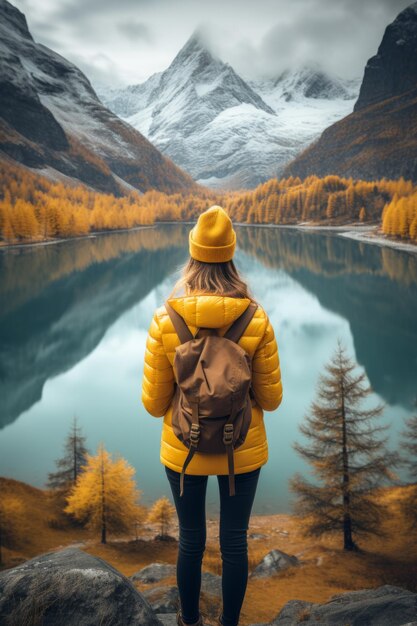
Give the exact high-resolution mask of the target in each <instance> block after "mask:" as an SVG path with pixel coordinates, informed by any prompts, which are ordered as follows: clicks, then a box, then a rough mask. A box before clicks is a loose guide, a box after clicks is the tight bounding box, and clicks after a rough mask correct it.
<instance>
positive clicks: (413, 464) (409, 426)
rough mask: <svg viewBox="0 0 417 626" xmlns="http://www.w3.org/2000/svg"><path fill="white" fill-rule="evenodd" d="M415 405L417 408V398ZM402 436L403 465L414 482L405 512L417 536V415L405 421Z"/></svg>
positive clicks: (409, 490)
mask: <svg viewBox="0 0 417 626" xmlns="http://www.w3.org/2000/svg"><path fill="white" fill-rule="evenodd" d="M415 404H416V407H417V398H416V401H415ZM401 436H402V442H401V450H402V452H403V455H402V464H403V465H404V466H405V467H406V468H407V469H408V472H409V476H410V478H411V480H412V484H411V485H409V488H408V489H407V496H406V498H405V500H404V502H403V512H404V515H405V521H406V524H407V531H408V532H410V533H412V534H415V532H416V528H417V414H415V415H412V416H411V417H409V418H406V419H405V429H404V430H403V431H402V432H401Z"/></svg>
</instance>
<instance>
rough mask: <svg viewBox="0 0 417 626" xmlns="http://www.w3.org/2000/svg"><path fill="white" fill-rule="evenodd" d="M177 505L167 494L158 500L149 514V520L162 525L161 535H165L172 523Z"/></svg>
mask: <svg viewBox="0 0 417 626" xmlns="http://www.w3.org/2000/svg"><path fill="white" fill-rule="evenodd" d="M174 513H175V507H174V506H173V505H172V504H171V502H170V501H169V500H168V498H167V497H166V496H163V497H162V498H159V500H157V501H156V502H155V503H154V504H153V506H152V508H151V510H150V511H149V514H148V521H149V522H153V523H155V524H159V525H160V530H161V532H160V536H161V537H165V536H166V534H167V531H168V529H169V527H170V525H171V522H172V518H173V515H174Z"/></svg>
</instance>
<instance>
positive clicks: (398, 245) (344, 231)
mask: <svg viewBox="0 0 417 626" xmlns="http://www.w3.org/2000/svg"><path fill="white" fill-rule="evenodd" d="M164 224H195V221H188V220H187V221H181V222H177V221H163V222H162V221H161V222H156V223H155V224H144V225H141V226H134V227H133V228H120V229H114V230H101V231H93V232H91V233H88V234H87V235H80V236H77V237H65V238H63V237H61V238H56V239H48V240H45V241H31V242H26V243H24V242H21V243H10V244H8V243H0V251H1V250H5V251H7V250H12V249H16V248H31V247H34V246H48V245H52V244H57V243H63V242H68V241H74V240H79V239H95V238H96V237H100V236H101V235H111V234H115V233H124V232H132V231H136V230H143V229H146V228H155V227H157V226H159V225H164ZM234 226H239V227H242V226H243V227H256V228H280V229H293V230H294V229H296V230H306V231H323V232H329V233H336V234H338V235H339V236H340V237H348V238H349V239H354V240H356V241H361V242H363V243H370V244H374V245H378V246H381V247H388V248H393V249H395V250H398V251H400V252H410V253H412V254H417V244H413V243H411V242H408V241H400V240H398V239H390V238H389V237H387V236H386V235H384V234H383V233H382V232H381V225H380V224H362V223H358V222H351V223H349V224H339V225H337V224H319V223H316V222H299V223H298V224H248V223H246V222H234Z"/></svg>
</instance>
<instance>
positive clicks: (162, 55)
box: [14, 0, 409, 86]
mask: <svg viewBox="0 0 417 626" xmlns="http://www.w3.org/2000/svg"><path fill="white" fill-rule="evenodd" d="M14 2H15V4H16V6H18V7H19V8H20V9H21V10H22V11H24V12H25V14H26V17H27V21H28V25H29V29H30V30H31V32H32V34H33V36H34V38H35V40H36V41H39V42H40V43H44V44H45V45H47V46H49V47H50V48H52V49H54V50H56V51H57V52H58V53H60V54H62V55H63V56H66V57H67V58H69V59H70V60H72V61H73V62H75V58H78V59H79V60H80V62H79V65H80V67H81V68H82V69H83V70H84V71H85V72H87V75H88V77H89V78H90V80H91V81H92V82H94V81H98V80H99V81H100V83H103V82H107V83H108V84H109V86H112V85H115V84H116V83H117V84H133V83H140V82H143V81H144V80H146V78H148V77H149V76H150V75H151V74H153V73H155V72H159V71H161V70H164V69H165V68H166V67H168V65H169V64H170V63H171V61H172V60H173V58H174V57H175V55H176V54H177V53H178V51H179V49H180V48H181V47H182V46H183V45H184V44H185V42H186V41H187V39H188V38H189V37H190V36H191V34H192V33H193V32H194V31H195V29H196V28H197V27H199V26H200V27H201V29H202V32H204V34H205V38H206V41H207V45H208V46H209V49H210V50H211V51H212V52H213V53H214V54H216V56H218V57H220V58H221V59H222V60H223V61H225V62H228V63H230V64H231V65H232V67H234V69H235V70H236V71H237V72H238V73H239V74H241V75H242V77H243V78H246V79H248V78H252V79H254V78H257V77H261V76H265V75H276V74H277V73H279V72H280V71H282V70H283V69H285V68H286V67H289V66H291V65H294V64H295V63H302V62H306V61H310V60H311V61H316V62H318V63H320V64H321V65H323V67H324V69H326V70H328V71H331V72H334V73H336V74H339V75H340V76H342V77H346V78H348V77H349V78H350V77H353V76H360V75H362V74H363V70H364V67H365V65H366V62H367V60H368V59H369V57H371V56H373V55H374V54H375V53H376V51H377V48H378V45H379V43H380V41H381V39H382V36H383V33H384V30H385V28H386V26H387V25H388V24H389V23H390V22H391V21H392V20H393V19H394V18H395V17H396V16H397V14H398V13H399V12H400V11H401V10H402V9H404V8H405V7H406V6H408V5H409V0H257V1H256V2H253V0H229V1H228V2H227V3H225V2H224V1H223V0H211V1H210V3H208V2H203V1H202V0H118V1H117V2H114V0H43V1H42V3H40V2H39V1H38V0H14Z"/></svg>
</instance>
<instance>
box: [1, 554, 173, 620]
mask: <svg viewBox="0 0 417 626" xmlns="http://www.w3.org/2000/svg"><path fill="white" fill-rule="evenodd" d="M0 623H1V624H4V626H17V625H18V624H38V623H39V624H42V625H43V626H56V625H57V624H65V626H97V624H111V625H112V626H126V625H127V624H129V625H131V626H139V625H140V626H161V622H160V621H159V619H158V618H157V616H156V614H155V612H154V611H153V609H152V607H151V605H150V604H149V602H148V601H147V600H146V598H145V597H144V596H143V595H142V594H141V593H140V592H139V591H138V590H137V589H135V587H134V586H133V584H132V582H131V581H130V580H129V579H128V578H126V577H125V576H123V574H121V573H120V572H118V571H117V570H116V569H114V567H112V566H111V565H110V564H109V563H106V562H105V561H103V560H102V559H99V558H97V557H94V556H91V555H90V554H87V553H86V552H83V551H82V550H79V549H77V548H67V549H65V550H62V551H58V552H50V553H47V554H43V555H41V556H38V557H36V558H34V559H31V560H30V561H27V562H26V563H23V564H22V565H19V566H18V567H15V568H13V569H10V570H6V571H5V572H2V573H1V574H0Z"/></svg>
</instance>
